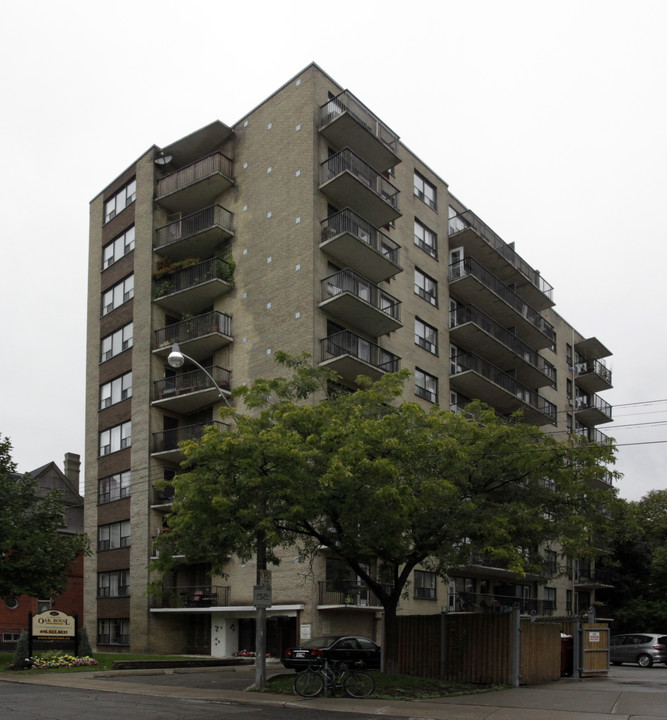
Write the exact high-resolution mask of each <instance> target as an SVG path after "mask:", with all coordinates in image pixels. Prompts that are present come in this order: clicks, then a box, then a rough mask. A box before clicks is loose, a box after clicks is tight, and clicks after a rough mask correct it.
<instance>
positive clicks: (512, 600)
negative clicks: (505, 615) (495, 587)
mask: <svg viewBox="0 0 667 720" xmlns="http://www.w3.org/2000/svg"><path fill="white" fill-rule="evenodd" d="M515 607H518V608H519V612H520V613H521V614H522V615H531V614H532V613H533V612H534V613H535V614H536V615H539V616H543V615H552V614H553V611H554V603H553V602H552V601H551V600H537V599H536V598H522V597H514V596H512V595H486V594H482V593H471V592H458V593H456V604H455V610H456V611H457V612H508V611H509V610H511V609H513V608H515Z"/></svg>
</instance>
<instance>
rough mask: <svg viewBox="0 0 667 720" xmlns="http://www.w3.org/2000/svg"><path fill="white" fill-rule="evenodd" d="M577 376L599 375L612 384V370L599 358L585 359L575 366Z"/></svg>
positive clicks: (605, 381)
mask: <svg viewBox="0 0 667 720" xmlns="http://www.w3.org/2000/svg"><path fill="white" fill-rule="evenodd" d="M574 370H575V374H576V377H581V376H582V375H591V374H592V375H597V376H598V377H599V378H600V379H601V380H602V381H603V382H604V383H606V384H608V385H609V386H610V387H611V385H612V382H611V370H610V369H609V368H608V367H607V366H606V365H605V364H604V363H603V362H600V361H599V360H584V361H582V362H578V363H577V364H576V365H575V366H574Z"/></svg>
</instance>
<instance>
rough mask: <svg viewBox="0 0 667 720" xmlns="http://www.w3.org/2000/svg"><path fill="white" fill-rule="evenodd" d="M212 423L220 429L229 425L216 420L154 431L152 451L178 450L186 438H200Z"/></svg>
mask: <svg viewBox="0 0 667 720" xmlns="http://www.w3.org/2000/svg"><path fill="white" fill-rule="evenodd" d="M211 425H215V427H217V428H219V429H220V430H223V429H225V428H227V427H229V426H228V425H227V424H226V423H222V422H219V421H217V420H215V421H211V422H206V423H196V424H195V425H183V426H181V427H177V428H172V429H171V430H163V431H162V432H156V433H153V448H152V451H151V452H154V453H159V452H166V451H168V450H177V449H178V446H179V444H180V443H182V442H183V441H184V440H197V439H199V438H200V437H201V436H202V435H203V433H204V430H205V429H206V428H207V427H210V426H211Z"/></svg>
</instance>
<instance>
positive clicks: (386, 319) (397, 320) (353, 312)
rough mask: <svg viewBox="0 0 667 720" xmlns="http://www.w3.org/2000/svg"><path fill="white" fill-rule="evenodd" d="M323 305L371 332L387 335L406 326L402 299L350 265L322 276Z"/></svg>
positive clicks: (349, 322) (325, 308)
mask: <svg viewBox="0 0 667 720" xmlns="http://www.w3.org/2000/svg"><path fill="white" fill-rule="evenodd" d="M319 306H320V308H321V309H322V310H324V311H326V312H327V313H328V314H329V315H331V316H332V317H335V318H337V319H338V320H340V321H341V322H342V323H343V324H345V325H352V326H353V327H356V328H358V329H359V330H361V332H363V333H366V334H367V335H373V336H375V337H377V336H378V335H386V334H387V333H389V332H393V331H394V330H398V328H400V327H402V323H401V312H400V311H401V303H400V300H397V299H396V298H395V297H394V296H393V295H390V294H389V293H388V292H386V291H385V290H383V289H382V288H381V287H379V286H378V285H375V284H373V283H372V282H370V280H367V279H366V278H365V277H362V276H361V275H359V274H357V273H356V272H354V270H350V269H349V268H346V269H345V270H341V271H340V272H337V273H335V274H334V275H330V276H329V277H327V278H325V279H324V280H322V301H321V302H320V305H319Z"/></svg>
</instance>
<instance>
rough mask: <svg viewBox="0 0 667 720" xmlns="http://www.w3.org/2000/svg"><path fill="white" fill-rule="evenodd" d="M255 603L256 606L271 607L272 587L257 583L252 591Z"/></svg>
mask: <svg viewBox="0 0 667 720" xmlns="http://www.w3.org/2000/svg"><path fill="white" fill-rule="evenodd" d="M252 595H253V597H252V600H253V603H252V604H253V605H254V606H255V607H256V608H270V607H271V588H270V587H265V586H264V585H255V587H254V588H253V592H252Z"/></svg>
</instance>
